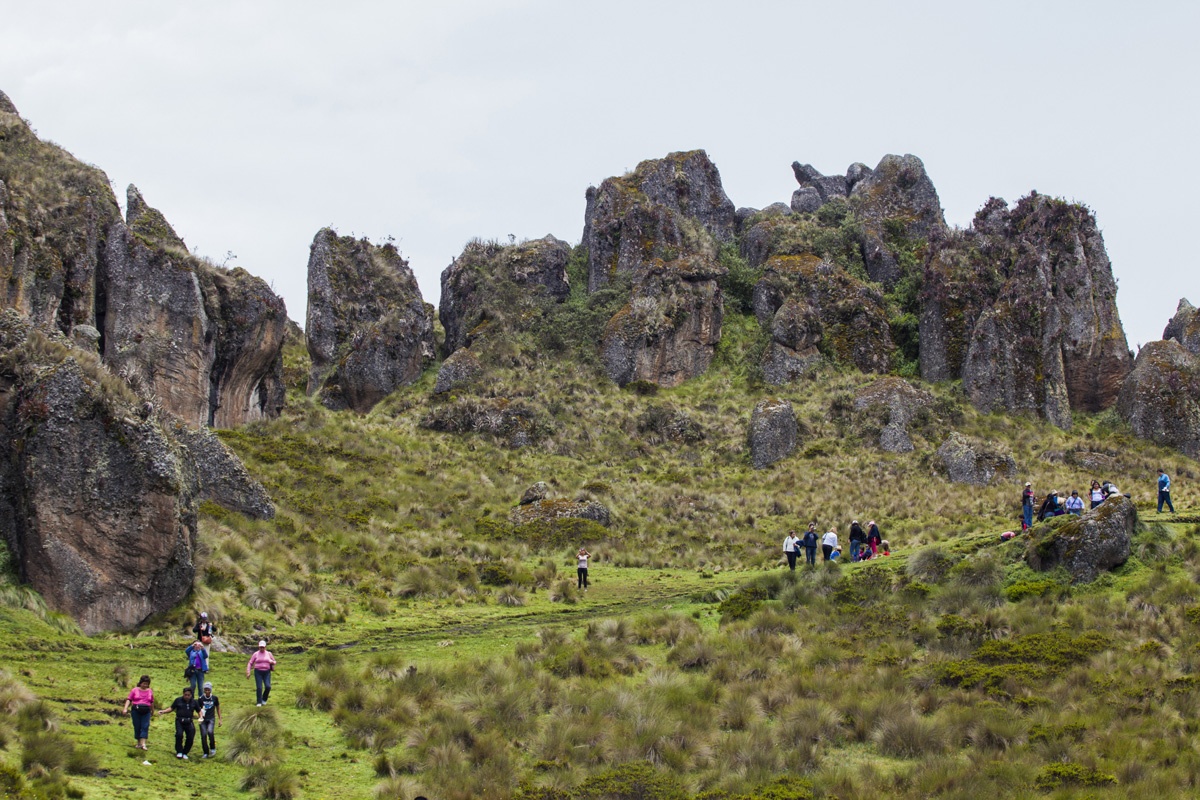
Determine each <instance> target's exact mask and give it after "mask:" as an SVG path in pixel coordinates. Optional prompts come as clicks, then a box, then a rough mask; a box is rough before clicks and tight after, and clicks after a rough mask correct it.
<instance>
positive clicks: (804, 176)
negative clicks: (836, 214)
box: [792, 161, 850, 213]
mask: <svg viewBox="0 0 1200 800" xmlns="http://www.w3.org/2000/svg"><path fill="white" fill-rule="evenodd" d="M792 174H794V175H795V176H796V183H798V184H800V189H801V190H805V189H807V190H808V191H809V192H811V193H812V194H815V195H816V196H817V198H818V199H819V200H820V201H821V202H820V203H819V204H818V207H820V205H824V204H825V203H828V202H829V201H830V200H832V199H833V198H835V197H845V196H846V195H847V194H849V191H850V190H849V188H848V187H847V185H846V178H845V177H843V176H841V175H822V174H821V173H820V172H818V171H817V170H816V168H815V167H813V166H812V165H811V164H801V163H800V162H799V161H793V162H792ZM795 201H796V196H795V195H794V194H793V195H792V210H793V211H796V210H797V209H796V206H795ZM811 210H812V211H816V208H813V209H811ZM797 213H799V212H797Z"/></svg>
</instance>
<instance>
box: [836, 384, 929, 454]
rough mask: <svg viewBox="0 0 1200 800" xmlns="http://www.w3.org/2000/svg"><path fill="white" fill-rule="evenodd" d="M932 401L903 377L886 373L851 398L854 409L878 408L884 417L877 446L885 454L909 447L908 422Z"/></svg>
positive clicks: (927, 394)
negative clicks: (886, 374)
mask: <svg viewBox="0 0 1200 800" xmlns="http://www.w3.org/2000/svg"><path fill="white" fill-rule="evenodd" d="M932 403H933V395H931V394H929V392H926V391H922V390H921V389H918V388H916V387H915V386H913V385H912V384H911V383H909V382H908V381H906V380H904V379H903V378H897V377H894V376H890V375H889V376H887V377H883V378H880V379H879V380H877V381H875V382H874V383H872V384H871V385H870V386H867V387H866V388H865V389H863V390H862V391H861V392H859V394H858V396H857V397H855V398H854V408H855V410H856V411H879V412H882V413H883V414H884V415H885V416H886V420H885V421H884V426H883V429H882V430H881V431H880V433H879V446H880V447H881V448H882V449H883V450H885V451H887V452H889V453H909V452H912V450H913V443H912V437H911V436H910V435H909V425H910V424H911V423H912V422H913V420H914V418H915V417H916V416H917V414H918V412H920V411H921V410H922V409H925V408H928V407H929V406H930V405H931V404H932Z"/></svg>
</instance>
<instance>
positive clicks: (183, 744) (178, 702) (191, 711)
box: [158, 686, 200, 761]
mask: <svg viewBox="0 0 1200 800" xmlns="http://www.w3.org/2000/svg"><path fill="white" fill-rule="evenodd" d="M199 710H200V704H199V703H197V702H196V699H195V697H193V695H192V687H190V686H189V687H187V688H186V689H184V690H183V695H182V696H180V697H176V698H175V702H173V703H171V705H170V707H168V708H164V709H163V710H162V711H159V712H158V713H159V714H170V713H171V712H172V711H174V712H175V757H176V758H182V759H183V760H184V761H187V760H188V753H190V752H191V751H192V742H194V741H195V740H196V722H195V718H196V712H197V711H199Z"/></svg>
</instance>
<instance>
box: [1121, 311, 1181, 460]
mask: <svg viewBox="0 0 1200 800" xmlns="http://www.w3.org/2000/svg"><path fill="white" fill-rule="evenodd" d="M1168 330H1170V328H1168ZM1117 413H1118V414H1120V415H1121V418H1122V419H1124V420H1125V421H1126V422H1127V423H1129V427H1130V428H1132V429H1133V432H1134V433H1136V434H1137V435H1138V436H1140V437H1142V438H1143V439H1149V440H1150V441H1152V442H1157V443H1158V444H1161V445H1165V446H1167V447H1174V448H1175V449H1177V450H1179V451H1181V452H1183V453H1185V454H1187V455H1189V456H1191V457H1192V458H1200V354H1197V353H1193V352H1191V351H1189V350H1188V349H1187V348H1185V347H1184V346H1183V345H1182V344H1180V343H1179V342H1178V341H1176V340H1175V339H1170V340H1167V341H1162V342H1150V343H1149V344H1147V345H1146V346H1144V347H1143V348H1142V349H1141V351H1140V352H1139V353H1138V355H1137V360H1136V361H1135V362H1134V364H1133V370H1132V371H1131V372H1130V373H1129V375H1128V376H1127V377H1126V378H1125V382H1124V384H1122V386H1121V393H1120V396H1119V397H1118V398H1117Z"/></svg>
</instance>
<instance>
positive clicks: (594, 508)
mask: <svg viewBox="0 0 1200 800" xmlns="http://www.w3.org/2000/svg"><path fill="white" fill-rule="evenodd" d="M560 519H586V520H591V521H592V522H595V523H597V524H599V525H603V526H604V527H606V528H607V527H608V526H609V525H610V524H611V522H612V518H611V515H610V514H609V511H608V507H607V506H605V505H604V504H603V503H600V502H597V501H595V500H535V501H533V502H530V503H525V504H523V505H519V506H517V507H516V508H514V509H513V510H512V511H511V512H510V513H509V515H508V521H509V522H512V523H514V524H517V525H526V524H528V523H530V522H554V521H555V520H560Z"/></svg>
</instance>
